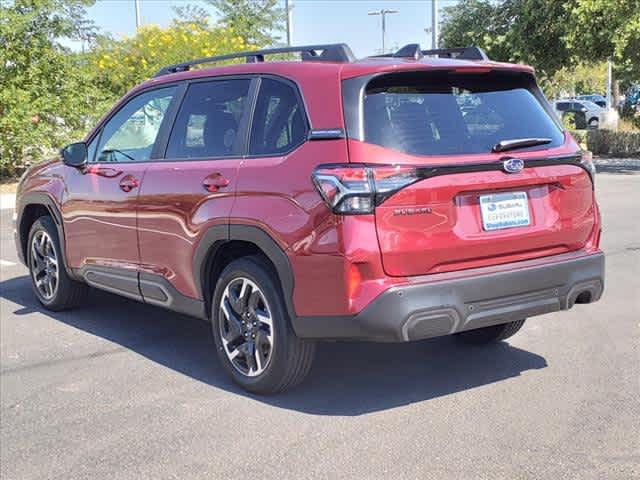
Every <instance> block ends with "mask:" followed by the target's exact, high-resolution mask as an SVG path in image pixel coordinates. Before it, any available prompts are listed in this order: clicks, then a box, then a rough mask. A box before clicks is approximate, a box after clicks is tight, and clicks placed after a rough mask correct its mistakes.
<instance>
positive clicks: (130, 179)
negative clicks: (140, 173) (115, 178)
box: [120, 175, 140, 193]
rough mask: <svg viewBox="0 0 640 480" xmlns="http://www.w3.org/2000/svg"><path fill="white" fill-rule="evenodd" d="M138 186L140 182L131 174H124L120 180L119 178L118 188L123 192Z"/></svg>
mask: <svg viewBox="0 0 640 480" xmlns="http://www.w3.org/2000/svg"><path fill="white" fill-rule="evenodd" d="M139 186H140V182H138V179H137V178H136V177H134V176H133V175H125V176H124V177H122V180H120V190H122V191H123V192H127V193H128V192H130V191H131V190H133V189H134V188H138V187H139Z"/></svg>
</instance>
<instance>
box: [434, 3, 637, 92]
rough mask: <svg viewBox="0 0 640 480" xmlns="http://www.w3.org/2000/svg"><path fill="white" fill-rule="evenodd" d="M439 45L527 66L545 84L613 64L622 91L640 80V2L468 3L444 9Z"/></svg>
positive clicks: (550, 86) (601, 87)
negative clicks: (563, 75)
mask: <svg viewBox="0 0 640 480" xmlns="http://www.w3.org/2000/svg"><path fill="white" fill-rule="evenodd" d="M440 43H441V44H442V45H444V46H449V47H453V46H461V45H462V46H465V45H478V46H480V47H483V48H485V50H486V51H487V53H488V54H489V56H490V57H491V58H493V59H496V60H502V61H511V62H514V61H515V62H522V63H527V64H529V65H532V66H533V67H535V68H536V70H537V72H538V77H539V78H540V80H541V83H543V84H545V83H547V82H551V83H552V82H554V80H553V77H554V75H555V74H556V72H559V71H561V70H563V71H564V72H565V73H567V72H573V71H574V68H581V67H580V65H582V66H583V67H582V68H583V69H584V68H589V66H590V65H593V64H594V63H598V62H602V61H605V60H607V59H608V58H611V59H612V60H613V61H614V75H615V76H616V77H617V78H619V79H621V80H623V87H624V86H625V84H628V83H631V82H632V81H633V80H636V81H637V80H638V79H639V78H640V0H563V1H560V0H469V1H464V2H460V3H458V4H456V5H454V6H451V7H448V8H445V9H444V15H443V25H442V29H441V37H440ZM575 66H578V67H575ZM584 66H586V67H584ZM570 75H571V74H570V73H569V76H570ZM548 86H549V88H553V86H552V85H548ZM603 88H604V85H602V86H600V87H598V88H597V89H596V90H597V91H601V90H603ZM571 89H575V86H574V87H571ZM579 89H580V87H579V86H578V90H579Z"/></svg>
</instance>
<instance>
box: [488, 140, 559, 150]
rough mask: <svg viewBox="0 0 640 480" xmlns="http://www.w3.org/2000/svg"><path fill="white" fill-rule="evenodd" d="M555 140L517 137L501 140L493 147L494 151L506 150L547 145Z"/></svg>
mask: <svg viewBox="0 0 640 480" xmlns="http://www.w3.org/2000/svg"><path fill="white" fill-rule="evenodd" d="M552 141H553V140H552V139H550V138H515V139H513V140H500V141H499V142H498V143H496V144H495V145H494V146H493V148H492V149H491V151H492V152H506V151H507V150H515V149H517V148H526V147H535V146H536V145H546V144H547V143H551V142H552Z"/></svg>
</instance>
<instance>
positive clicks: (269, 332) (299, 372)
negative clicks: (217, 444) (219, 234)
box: [211, 256, 315, 394]
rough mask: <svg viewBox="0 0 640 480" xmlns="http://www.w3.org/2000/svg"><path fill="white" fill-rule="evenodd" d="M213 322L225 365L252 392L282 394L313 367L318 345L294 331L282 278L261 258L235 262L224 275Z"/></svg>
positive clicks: (214, 304)
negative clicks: (281, 282) (281, 285)
mask: <svg viewBox="0 0 640 480" xmlns="http://www.w3.org/2000/svg"><path fill="white" fill-rule="evenodd" d="M211 323H212V329H213V338H214V342H215V346H216V350H217V352H218V357H219V359H220V362H221V363H222V365H223V367H224V369H225V370H226V371H227V373H228V374H229V375H230V376H231V378H232V379H233V380H234V381H235V382H236V383H237V384H238V385H240V386H241V387H242V388H243V389H245V390H247V391H249V392H252V393H259V394H271V393H277V392H282V391H284V390H286V389H288V388H291V387H293V386H295V385H297V384H299V383H300V382H302V381H303V380H304V378H305V377H306V376H307V374H308V373H309V370H310V369H311V364H312V362H313V357H314V354H315V343H314V342H312V341H309V340H303V339H300V338H298V337H297V336H296V334H295V333H294V331H293V328H292V327H291V321H290V318H289V316H288V314H287V309H286V307H285V303H284V300H283V296H282V291H281V289H280V285H279V282H278V277H277V275H276V273H275V272H274V271H273V270H272V268H270V266H269V264H268V263H267V262H266V261H265V260H264V259H263V258H262V257H260V256H248V257H242V258H240V259H238V260H234V261H233V262H231V263H230V264H229V265H227V267H226V268H225V269H224V270H223V271H222V273H221V274H220V277H219V279H218V281H217V284H216V287H215V290H214V293H213V301H212V302H211Z"/></svg>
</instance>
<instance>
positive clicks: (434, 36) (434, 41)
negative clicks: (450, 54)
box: [431, 0, 438, 48]
mask: <svg viewBox="0 0 640 480" xmlns="http://www.w3.org/2000/svg"><path fill="white" fill-rule="evenodd" d="M431 48H438V0H431Z"/></svg>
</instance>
